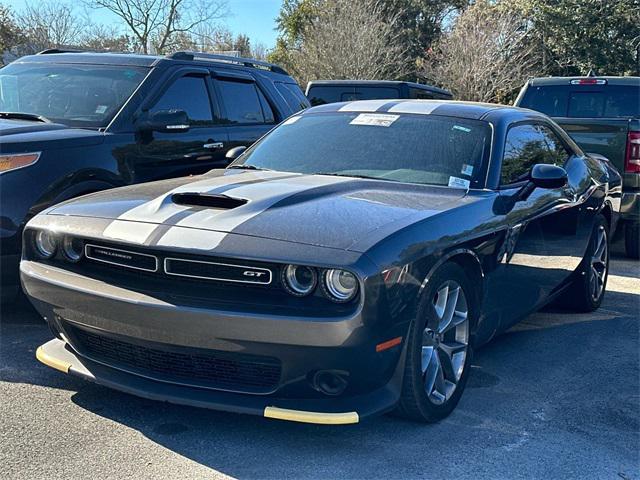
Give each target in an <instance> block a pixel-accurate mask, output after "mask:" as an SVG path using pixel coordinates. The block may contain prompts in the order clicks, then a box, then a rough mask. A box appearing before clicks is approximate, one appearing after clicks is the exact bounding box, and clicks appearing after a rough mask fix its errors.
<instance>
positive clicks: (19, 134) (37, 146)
mask: <svg viewBox="0 0 640 480" xmlns="http://www.w3.org/2000/svg"><path fill="white" fill-rule="evenodd" d="M103 139H104V134H103V133H101V132H98V131H97V130H90V129H83V128H71V127H68V126H66V125H62V124H60V123H42V122H31V121H25V120H12V119H2V118H0V143H1V144H2V152H3V153H14V152H21V151H25V149H31V150H38V151H40V150H43V145H42V144H43V142H46V144H45V145H44V146H45V147H46V148H55V147H58V146H64V143H66V142H68V141H72V145H73V146H82V145H92V144H96V143H99V142H101V141H102V140H103Z"/></svg>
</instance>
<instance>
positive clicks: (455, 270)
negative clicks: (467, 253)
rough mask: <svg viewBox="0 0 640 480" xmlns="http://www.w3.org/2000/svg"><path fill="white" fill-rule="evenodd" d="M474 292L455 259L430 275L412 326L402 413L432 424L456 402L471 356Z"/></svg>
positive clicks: (442, 416) (466, 374) (400, 407)
mask: <svg viewBox="0 0 640 480" xmlns="http://www.w3.org/2000/svg"><path fill="white" fill-rule="evenodd" d="M472 293H473V292H472V290H471V286H470V282H469V281H468V279H467V277H466V275H465V273H464V270H463V269H462V268H461V267H460V266H459V265H458V264H456V263H447V264H445V265H443V266H442V267H440V269H438V271H437V272H435V274H434V275H433V276H432V277H431V278H430V279H429V283H428V285H427V287H426V288H425V291H424V292H423V294H422V295H421V297H420V300H419V305H418V308H417V312H416V313H417V314H416V318H415V319H414V321H413V322H412V325H411V327H410V333H409V339H408V345H407V349H408V350H407V358H406V361H405V373H404V379H403V385H402V396H401V399H400V404H399V406H398V409H397V413H399V414H400V415H402V416H404V417H407V418H410V419H412V420H417V421H422V422H435V421H438V420H440V419H442V418H444V417H446V416H447V415H449V413H451V411H452V410H453V409H454V408H455V406H456V405H457V403H458V401H459V400H460V396H461V395H462V392H463V390H464V387H465V385H466V381H467V376H468V371H469V365H470V359H471V356H472V350H471V324H472V323H471V321H472V318H473V316H472V312H473V305H472V304H471V302H470V300H471V299H472V298H473V296H472Z"/></svg>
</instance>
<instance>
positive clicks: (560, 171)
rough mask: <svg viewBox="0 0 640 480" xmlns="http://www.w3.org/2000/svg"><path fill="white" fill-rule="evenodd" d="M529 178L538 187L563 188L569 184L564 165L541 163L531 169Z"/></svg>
mask: <svg viewBox="0 0 640 480" xmlns="http://www.w3.org/2000/svg"><path fill="white" fill-rule="evenodd" d="M529 180H530V181H531V183H533V185H535V186H536V187H538V188H562V187H564V186H565V185H566V184H567V171H566V170H565V169H564V168H562V167H557V166H555V165H547V164H544V163H539V164H537V165H534V166H533V168H532V169H531V174H530V177H529Z"/></svg>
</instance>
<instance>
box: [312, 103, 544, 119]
mask: <svg viewBox="0 0 640 480" xmlns="http://www.w3.org/2000/svg"><path fill="white" fill-rule="evenodd" d="M339 111H340V112H361V113H392V114H393V113H415V114H422V115H428V114H433V115H443V116H448V117H459V118H468V119H473V120H481V119H483V118H484V117H485V116H486V115H487V114H489V113H492V112H496V111H500V112H503V113H505V114H515V115H520V116H527V117H531V116H532V115H534V116H540V117H544V118H546V117H545V116H544V115H543V114H540V113H538V112H534V111H533V110H528V109H525V108H518V107H512V106H508V105H499V104H496V103H479V102H460V101H454V100H413V99H405V100H388V99H387V100H357V101H353V102H341V103H327V104H325V105H318V106H317V107H312V108H309V109H307V110H304V111H303V113H302V114H303V115H307V114H310V113H322V112H339Z"/></svg>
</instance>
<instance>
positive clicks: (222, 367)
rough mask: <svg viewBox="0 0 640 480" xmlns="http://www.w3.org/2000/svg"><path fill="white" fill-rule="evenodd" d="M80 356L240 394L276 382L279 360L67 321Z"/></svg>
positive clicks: (260, 390) (269, 388)
mask: <svg viewBox="0 0 640 480" xmlns="http://www.w3.org/2000/svg"><path fill="white" fill-rule="evenodd" d="M65 331H66V332H67V333H68V334H69V337H70V341H71V343H72V346H73V347H74V348H75V349H77V350H78V353H80V354H81V355H86V356H87V357H89V358H91V359H93V360H95V361H98V362H101V363H104V364H106V365H110V366H112V367H114V368H120V369H122V370H126V371H129V372H131V373H137V374H139V375H144V376H147V377H151V378H154V379H157V380H161V381H165V382H170V383H179V384H185V385H190V386H196V387H203V388H211V389H217V390H226V391H234V392H242V393H255V394H266V393H271V392H273V391H274V390H275V389H276V388H277V386H278V383H279V380H280V372H281V368H282V367H281V363H280V360H278V359H277V358H273V357H264V356H259V355H248V354H243V353H233V352H222V351H217V350H206V349H199V348H189V347H175V346H169V348H170V350H169V349H163V348H162V347H163V345H162V344H158V343H151V342H145V345H141V344H137V343H131V342H128V341H126V340H123V339H121V338H119V337H118V338H116V337H112V336H105V335H103V334H102V333H96V332H93V331H90V330H85V329H83V328H78V327H76V326H74V325H71V324H69V323H66V325H65Z"/></svg>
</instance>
